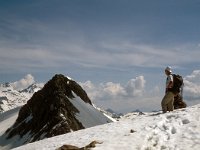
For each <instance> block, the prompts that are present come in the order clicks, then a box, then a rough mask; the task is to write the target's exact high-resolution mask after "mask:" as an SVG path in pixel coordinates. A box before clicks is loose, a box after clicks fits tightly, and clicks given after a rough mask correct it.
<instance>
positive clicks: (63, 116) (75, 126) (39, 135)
mask: <svg viewBox="0 0 200 150" xmlns="http://www.w3.org/2000/svg"><path fill="white" fill-rule="evenodd" d="M74 93H75V94H74ZM74 95H77V96H79V97H80V98H81V99H82V100H83V101H84V102H85V103H88V104H90V105H92V103H91V101H90V99H89V97H88V96H87V94H86V92H85V91H84V90H83V89H82V88H81V86H80V85H78V84H77V83H76V82H75V81H73V80H71V79H68V78H67V77H65V76H63V75H55V76H54V77H53V78H52V79H51V80H50V81H49V82H47V83H46V84H45V85H44V87H43V88H42V89H41V90H39V91H38V92H36V93H35V94H34V95H33V96H32V98H31V99H30V100H29V101H28V102H27V104H25V105H24V106H23V107H22V108H21V109H20V111H19V115H18V118H17V120H16V122H15V124H14V125H13V126H12V127H11V128H9V129H8V130H7V131H6V135H7V138H12V137H13V136H15V135H20V137H21V138H23V137H24V136H25V135H26V136H27V134H28V136H29V138H28V139H27V141H26V143H29V142H34V141H37V140H41V139H44V138H48V137H52V136H56V135H60V134H65V133H68V132H70V131H72V130H73V131H76V130H80V129H84V126H83V125H82V124H81V122H80V121H79V120H77V119H76V117H75V114H76V113H78V112H79V110H78V109H77V108H76V107H74V106H73V105H72V103H71V102H70V101H69V99H73V98H74Z"/></svg>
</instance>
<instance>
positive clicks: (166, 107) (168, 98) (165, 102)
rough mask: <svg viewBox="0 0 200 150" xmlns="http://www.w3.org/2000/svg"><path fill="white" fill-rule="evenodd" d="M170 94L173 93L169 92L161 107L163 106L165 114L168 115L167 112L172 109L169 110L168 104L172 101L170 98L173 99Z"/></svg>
mask: <svg viewBox="0 0 200 150" xmlns="http://www.w3.org/2000/svg"><path fill="white" fill-rule="evenodd" d="M170 93H171V92H167V93H166V94H165V96H164V97H163V99H162V102H161V106H162V111H163V113H166V112H167V110H168V109H170V108H168V103H169V102H170V101H171V100H170V98H171V94H170Z"/></svg>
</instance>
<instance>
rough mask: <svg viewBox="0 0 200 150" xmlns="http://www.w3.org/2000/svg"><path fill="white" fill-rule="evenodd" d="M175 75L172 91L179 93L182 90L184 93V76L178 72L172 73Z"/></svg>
mask: <svg viewBox="0 0 200 150" xmlns="http://www.w3.org/2000/svg"><path fill="white" fill-rule="evenodd" d="M172 76H173V82H174V83H173V87H172V91H173V92H174V93H175V94H178V93H180V92H181V94H182V90H183V85H184V84H183V78H182V76H180V75H178V74H172Z"/></svg>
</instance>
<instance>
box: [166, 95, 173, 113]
mask: <svg viewBox="0 0 200 150" xmlns="http://www.w3.org/2000/svg"><path fill="white" fill-rule="evenodd" d="M167 106H168V110H169V111H173V110H174V94H173V93H172V92H169V103H168V105H167Z"/></svg>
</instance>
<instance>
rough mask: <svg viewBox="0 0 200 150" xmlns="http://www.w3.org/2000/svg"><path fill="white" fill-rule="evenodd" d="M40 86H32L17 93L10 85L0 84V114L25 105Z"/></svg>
mask: <svg viewBox="0 0 200 150" xmlns="http://www.w3.org/2000/svg"><path fill="white" fill-rule="evenodd" d="M42 86H43V85H42V84H32V85H30V86H29V87H28V88H26V89H24V90H21V91H17V90H15V89H14V88H13V86H12V84H10V83H5V84H0V113H2V112H5V111H8V110H11V109H13V108H16V107H19V106H22V105H24V104H26V102H27V101H28V100H29V99H30V98H31V96H32V95H33V94H34V93H35V92H36V91H38V90H40V89H41V88H42Z"/></svg>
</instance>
